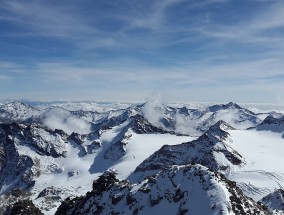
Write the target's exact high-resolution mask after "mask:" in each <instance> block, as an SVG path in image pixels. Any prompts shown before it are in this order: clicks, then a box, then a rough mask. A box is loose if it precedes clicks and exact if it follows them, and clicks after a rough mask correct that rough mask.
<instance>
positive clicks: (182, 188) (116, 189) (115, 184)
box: [56, 165, 268, 215]
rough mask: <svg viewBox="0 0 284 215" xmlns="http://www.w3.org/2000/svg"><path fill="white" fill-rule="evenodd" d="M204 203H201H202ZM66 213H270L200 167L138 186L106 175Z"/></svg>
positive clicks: (63, 210)
mask: <svg viewBox="0 0 284 215" xmlns="http://www.w3.org/2000/svg"><path fill="white" fill-rule="evenodd" d="M201 202H202V204H200V203H201ZM64 214H191V215H200V214H224V215H226V214H238V215H239V214H247V215H249V214H263V215H264V214H268V213H267V210H266V209H265V208H264V207H262V206H260V205H258V204H257V203H255V202H254V201H253V200H251V199H249V198H247V197H246V196H244V195H243V193H242V192H241V191H240V190H239V189H238V188H237V187H236V185H235V183H233V182H231V181H228V180H227V179H225V178H224V177H222V176H221V175H218V174H216V173H212V172H210V171H209V170H208V169H207V168H205V167H203V166H201V165H186V166H172V167H170V168H168V169H164V170H163V171H160V172H159V173H157V174H156V175H153V176H151V177H148V178H147V179H146V180H144V181H142V182H141V183H139V184H130V183H129V182H128V181H119V180H117V179H116V177H115V173H113V172H106V173H105V174H104V175H102V176H100V177H99V179H98V180H96V181H94V184H93V190H92V191H91V192H88V193H87V194H86V195H85V196H82V197H77V198H74V199H70V198H68V199H66V200H65V201H64V202H63V203H62V204H61V206H60V207H59V208H58V210H57V212H56V215H64Z"/></svg>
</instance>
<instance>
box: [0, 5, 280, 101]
mask: <svg viewBox="0 0 284 215" xmlns="http://www.w3.org/2000/svg"><path fill="white" fill-rule="evenodd" d="M0 47H1V51H0V99H7V98H8V99H20V98H25V99H34V100H62V99H66V100H97V101H106V100H123V101H130V100H131V101H133V100H134V101H142V100H144V99H145V98H146V97H148V96H150V95H152V94H162V95H163V97H165V98H166V99H167V100H168V101H204V102H227V101H235V102H264V103H266V102H267V103H284V102H283V99H284V95H283V94H284V70H283V69H284V60H283V59H284V58H283V57H284V1H281V0H275V1H274V0H135V1H131V0H115V1H108V0H82V1H78V0H76V1H75V0H68V1H67V0H60V1H58V0H49V1H44V0H26V1H21V0H18V1H15V0H0Z"/></svg>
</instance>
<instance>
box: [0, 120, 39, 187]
mask: <svg viewBox="0 0 284 215" xmlns="http://www.w3.org/2000/svg"><path fill="white" fill-rule="evenodd" d="M20 129H21V128H20V127H19V126H18V125H16V124H14V126H13V125H1V127H0V191H1V192H5V191H7V190H10V189H13V188H21V189H29V188H30V187H31V186H33V184H34V180H33V179H32V176H33V172H32V171H31V168H32V166H33V161H32V159H31V158H30V157H28V156H25V155H20V154H19V152H18V151H17V149H16V147H15V144H14V138H13V136H12V133H13V132H17V131H19V130H20Z"/></svg>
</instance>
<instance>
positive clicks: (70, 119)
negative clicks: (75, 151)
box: [43, 108, 91, 134]
mask: <svg viewBox="0 0 284 215" xmlns="http://www.w3.org/2000/svg"><path fill="white" fill-rule="evenodd" d="M43 123H44V125H45V126H47V127H48V128H50V129H52V130H55V129H61V130H63V131H65V132H66V133H67V134H71V133H72V132H76V133H79V134H88V133H90V132H91V125H90V124H89V123H88V122H86V121H84V120H82V119H80V118H78V117H76V116H73V115H71V114H70V112H68V111H66V110H64V109H62V108H53V109H51V110H50V111H48V112H46V113H45V116H44V120H43Z"/></svg>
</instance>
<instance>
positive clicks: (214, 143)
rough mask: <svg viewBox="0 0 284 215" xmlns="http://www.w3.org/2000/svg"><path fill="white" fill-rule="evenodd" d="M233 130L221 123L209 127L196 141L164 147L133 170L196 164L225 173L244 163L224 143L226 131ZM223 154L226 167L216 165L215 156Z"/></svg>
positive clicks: (227, 134)
mask: <svg viewBox="0 0 284 215" xmlns="http://www.w3.org/2000/svg"><path fill="white" fill-rule="evenodd" d="M229 129H234V128H232V127H231V126H230V125H228V124H227V123H225V122H223V121H219V122H217V123H216V124H215V125H213V126H211V127H210V128H209V130H208V131H206V132H205V133H204V134H203V135H202V136H200V137H199V138H198V139H197V140H194V141H191V142H188V143H182V144H179V145H172V146H168V145H164V146H163V147H162V148H161V149H159V150H158V151H156V152H155V153H154V154H153V155H151V156H150V157H149V158H147V159H146V160H144V161H143V162H142V163H141V164H140V165H139V166H138V167H137V168H136V170H135V172H143V171H145V170H157V171H158V170H160V169H163V168H166V167H167V166H170V165H186V164H191V163H198V164H201V165H203V166H206V167H208V168H210V169H212V170H214V171H224V170H225V171H226V169H228V168H230V166H231V165H240V164H241V163H242V162H244V160H243V158H242V156H241V155H240V154H239V153H238V152H237V151H235V150H233V149H232V148H231V147H230V146H229V145H228V144H227V143H225V142H224V141H225V140H226V138H227V137H228V136H229V133H228V132H227V131H226V130H229ZM218 153H220V154H223V155H224V157H225V158H226V159H227V165H225V166H224V164H223V163H222V164H220V163H218V160H217V159H216V158H215V157H216V155H217V154H218Z"/></svg>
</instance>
